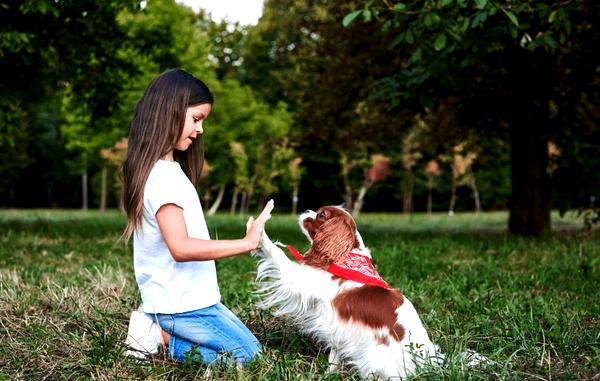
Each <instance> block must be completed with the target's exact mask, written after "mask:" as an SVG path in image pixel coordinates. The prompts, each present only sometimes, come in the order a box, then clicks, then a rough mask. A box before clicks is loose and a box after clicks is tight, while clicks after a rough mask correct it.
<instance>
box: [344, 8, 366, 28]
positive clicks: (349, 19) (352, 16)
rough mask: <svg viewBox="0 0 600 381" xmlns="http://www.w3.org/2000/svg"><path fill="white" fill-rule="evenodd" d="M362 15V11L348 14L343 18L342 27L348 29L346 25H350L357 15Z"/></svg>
mask: <svg viewBox="0 0 600 381" xmlns="http://www.w3.org/2000/svg"><path fill="white" fill-rule="evenodd" d="M361 13H362V9H361V10H358V11H354V12H350V13H348V14H347V15H346V16H345V17H344V20H343V21H342V25H344V27H346V28H347V27H348V25H350V23H352V21H354V19H355V18H357V17H358V15H360V14H361Z"/></svg>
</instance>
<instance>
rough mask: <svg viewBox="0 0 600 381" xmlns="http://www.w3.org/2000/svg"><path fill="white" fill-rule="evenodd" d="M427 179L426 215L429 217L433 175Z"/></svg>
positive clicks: (431, 207) (431, 205)
mask: <svg viewBox="0 0 600 381" xmlns="http://www.w3.org/2000/svg"><path fill="white" fill-rule="evenodd" d="M427 177H428V178H427V214H428V215H431V211H432V209H433V175H428V176H427Z"/></svg>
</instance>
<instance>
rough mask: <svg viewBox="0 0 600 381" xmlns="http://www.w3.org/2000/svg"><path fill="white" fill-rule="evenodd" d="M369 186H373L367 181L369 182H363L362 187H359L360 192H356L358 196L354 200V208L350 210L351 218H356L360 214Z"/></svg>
mask: <svg viewBox="0 0 600 381" xmlns="http://www.w3.org/2000/svg"><path fill="white" fill-rule="evenodd" d="M371 185H373V182H372V181H369V180H365V181H363V183H362V186H361V187H360V190H359V191H358V196H356V200H355V201H354V206H353V208H352V216H353V217H355V218H356V217H358V215H359V214H360V211H361V210H362V207H363V204H364V202H365V195H366V194H367V191H368V190H369V188H370V187H371Z"/></svg>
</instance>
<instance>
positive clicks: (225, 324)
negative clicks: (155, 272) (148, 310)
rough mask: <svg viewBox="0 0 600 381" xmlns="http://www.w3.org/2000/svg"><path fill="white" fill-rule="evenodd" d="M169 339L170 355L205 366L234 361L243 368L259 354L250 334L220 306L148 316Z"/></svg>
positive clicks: (235, 317) (236, 318) (256, 343)
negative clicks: (231, 359)
mask: <svg viewBox="0 0 600 381" xmlns="http://www.w3.org/2000/svg"><path fill="white" fill-rule="evenodd" d="M148 316H150V318H151V319H152V320H154V321H157V322H158V325H160V327H161V328H162V329H163V330H165V331H166V332H167V333H168V334H169V335H171V338H170V340H169V354H170V355H171V357H172V358H174V359H176V360H179V361H183V360H185V359H186V358H191V359H193V360H194V361H201V362H203V363H205V364H211V363H214V362H215V361H217V360H227V359H229V358H231V357H232V358H234V359H235V360H237V361H239V362H241V363H242V364H244V363H247V362H248V361H250V360H251V359H252V358H253V357H254V356H256V355H257V354H258V353H259V352H260V344H259V343H258V340H257V339H256V337H254V335H253V334H252V333H251V332H250V330H249V329H248V328H247V327H246V326H245V325H244V323H242V322H241V321H240V319H238V317H237V316H235V315H234V314H233V312H231V311H230V310H229V309H228V308H227V307H225V306H224V305H223V304H221V303H217V304H215V305H213V306H210V307H206V308H202V309H199V310H195V311H189V312H182V313H178V314H173V315H170V314H154V315H152V314H148Z"/></svg>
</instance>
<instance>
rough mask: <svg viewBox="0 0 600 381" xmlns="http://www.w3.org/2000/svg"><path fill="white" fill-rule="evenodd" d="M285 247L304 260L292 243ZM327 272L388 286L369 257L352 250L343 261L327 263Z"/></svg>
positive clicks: (349, 278)
mask: <svg viewBox="0 0 600 381" xmlns="http://www.w3.org/2000/svg"><path fill="white" fill-rule="evenodd" d="M287 248H288V250H289V251H290V254H292V256H293V257H294V258H296V259H297V260H299V261H303V260H304V256H303V255H302V254H301V253H300V252H299V251H298V250H296V249H295V248H294V247H293V246H292V245H288V247H287ZM327 272H329V273H331V274H333V275H336V276H339V277H340V278H344V279H348V280H352V281H354V282H358V283H363V284H369V285H372V286H379V287H384V288H390V286H389V285H388V284H387V283H386V282H385V281H384V280H383V278H381V276H379V274H378V273H377V270H375V267H373V264H372V263H371V260H370V259H369V257H366V256H364V255H360V254H356V253H353V252H350V253H348V255H347V256H346V257H345V258H344V262H342V263H333V264H331V265H329V267H328V268H327Z"/></svg>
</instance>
